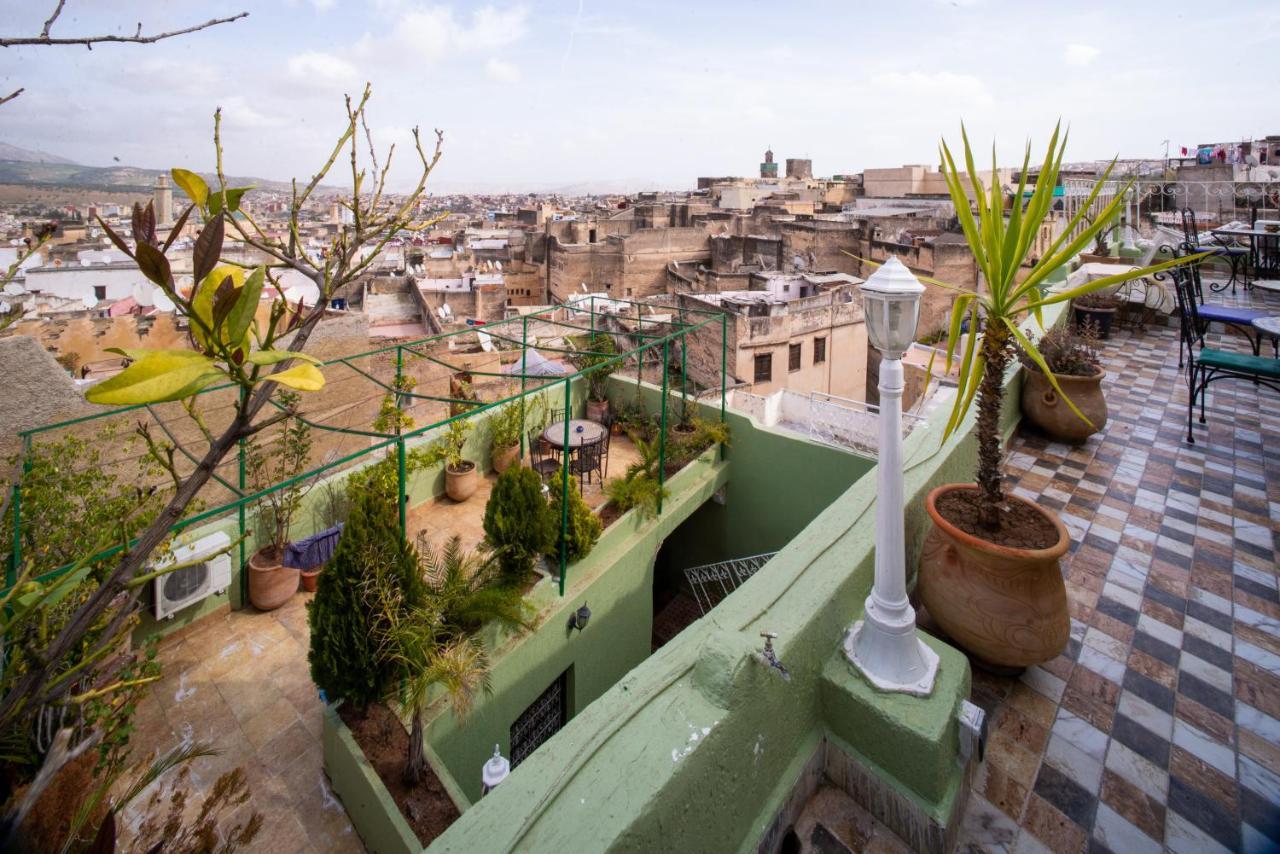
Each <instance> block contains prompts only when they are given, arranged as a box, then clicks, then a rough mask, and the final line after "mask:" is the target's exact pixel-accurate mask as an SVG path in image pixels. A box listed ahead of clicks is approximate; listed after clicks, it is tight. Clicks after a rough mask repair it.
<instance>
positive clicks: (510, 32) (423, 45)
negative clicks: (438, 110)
mask: <svg viewBox="0 0 1280 854" xmlns="http://www.w3.org/2000/svg"><path fill="white" fill-rule="evenodd" d="M395 13H396V15H397V17H396V18H395V20H394V21H393V22H392V23H391V24H390V26H389V27H388V28H387V32H386V34H385V35H378V36H375V35H372V34H367V33H366V34H365V35H364V36H362V37H361V39H360V41H359V43H358V44H357V53H358V55H360V56H361V57H362V58H367V59H371V60H378V59H386V58H392V57H396V56H401V57H404V58H406V59H410V60H417V61H422V60H439V59H443V58H445V57H447V56H449V55H451V54H457V53H465V52H467V51H480V50H494V49H496V48H500V47H506V46H508V45H510V44H513V43H515V42H517V41H519V40H520V39H522V38H524V36H525V33H526V31H527V25H528V18H529V10H528V9H526V8H525V7H524V6H512V7H509V8H506V9H498V8H497V7H494V6H483V7H481V8H479V9H476V10H475V11H473V12H472V13H471V15H470V16H469V18H459V17H458V16H456V15H455V14H454V11H453V9H452V8H450V7H448V6H422V5H417V4H414V5H410V6H404V7H397V8H396V10H395Z"/></svg>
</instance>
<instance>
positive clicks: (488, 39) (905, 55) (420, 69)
mask: <svg viewBox="0 0 1280 854" xmlns="http://www.w3.org/2000/svg"><path fill="white" fill-rule="evenodd" d="M53 5H54V0H4V2H0V12H2V13H3V14H0V20H3V24H0V29H3V30H4V31H5V32H6V34H9V33H12V34H35V33H37V32H38V31H39V29H40V26H41V23H42V22H43V19H44V18H45V17H46V16H47V14H48V12H49V11H50V10H51V9H52V7H53ZM46 7H47V8H46ZM242 10H248V11H249V12H250V15H249V17H248V18H247V19H245V20H242V21H238V22H236V23H233V24H229V25H224V26H222V27H218V28H215V29H211V30H208V31H205V32H201V33H197V34H195V35H191V36H186V37H183V38H180V39H176V40H173V41H170V42H166V43H161V44H157V45H151V46H139V45H103V46H100V47H98V48H96V49H94V50H93V51H91V52H90V51H87V50H85V49H84V48H75V47H63V48H11V49H8V50H6V51H3V52H0V80H2V82H3V84H4V87H5V89H4V91H5V92H8V91H10V90H11V89H13V88H16V87H17V86H24V87H26V92H25V93H24V94H23V95H22V96H21V97H20V98H19V99H17V100H16V101H14V102H12V103H10V104H7V105H5V106H3V107H0V141H4V142H9V143H13V144H15V145H21V146H24V147H28V148H37V149H42V150H45V151H48V152H50V153H53V154H59V155H63V156H66V157H70V158H72V159H75V160H77V161H79V162H82V163H87V164H93V165H108V164H110V163H112V162H113V158H115V157H119V158H120V161H121V162H123V163H127V164H131V165H137V166H146V167H157V168H161V167H168V166H176V165H181V166H186V167H188V168H193V169H207V168H209V167H210V166H211V165H212V161H213V154H212V145H211V141H210V128H211V116H212V112H213V109H214V107H215V106H218V105H221V106H222V107H223V110H224V117H225V118H224V124H225V137H226V139H225V148H226V164H227V169H228V171H230V172H232V173H233V174H242V175H243V174H251V175H260V176H263V177H268V178H288V177H291V176H294V175H296V176H298V177H303V178H305V177H307V176H308V175H309V174H310V171H311V170H313V169H314V168H315V167H316V166H317V165H318V164H319V163H321V162H322V161H323V159H324V155H325V153H326V149H325V144H326V140H330V139H331V138H332V137H333V136H334V135H335V134H336V133H337V132H338V131H339V130H340V127H341V122H342V117H343V111H342V103H341V94H342V93H343V92H345V91H356V90H358V89H359V88H360V87H361V85H362V84H363V82H364V81H366V80H368V81H370V82H371V83H372V84H373V86H374V100H373V102H372V103H373V106H372V110H371V121H372V127H373V133H374V136H375V138H376V139H377V140H378V141H379V142H380V143H382V144H387V143H390V142H392V141H395V142H397V143H399V145H400V146H401V147H403V146H404V145H406V144H407V140H408V135H407V131H408V128H410V127H412V126H413V125H414V124H418V125H421V126H422V127H424V128H432V127H440V128H442V129H444V130H445V132H446V147H445V155H444V158H443V160H442V161H441V165H440V168H439V170H438V171H437V173H436V176H435V178H436V181H437V184H436V186H437V187H438V188H439V189H441V190H448V191H452V190H465V189H477V190H485V189H512V190H518V189H524V188H528V189H535V190H536V189H542V188H545V187H551V186H557V185H568V184H575V183H578V182H596V183H609V184H615V185H625V186H628V187H630V188H638V187H641V186H663V187H687V186H690V185H691V184H692V182H693V180H694V179H695V178H696V177H697V176H698V175H726V174H736V175H748V174H752V173H754V171H755V169H756V164H757V163H758V161H759V160H760V159H761V155H762V152H763V150H764V148H765V146H766V145H768V144H771V145H772V146H773V149H774V151H775V152H776V153H777V156H778V158H779V159H782V158H785V157H810V158H812V159H813V161H814V170H815V173H817V174H822V175H829V174H833V173H837V172H856V171H860V170H861V169H864V168H867V167H873V166H893V165H900V164H903V163H932V162H934V161H936V157H937V155H936V151H937V141H938V138H939V136H940V135H942V134H947V135H948V136H949V137H954V136H956V135H958V126H959V122H960V120H961V119H962V118H963V119H964V120H965V122H966V123H967V124H968V127H969V129H970V132H971V134H972V136H973V137H974V138H975V139H978V140H983V141H988V140H990V139H991V138H993V137H994V138H996V139H998V140H999V141H1000V143H1001V152H1002V159H1004V160H1006V161H1007V160H1009V159H1011V158H1012V157H1014V156H1016V155H1019V154H1020V149H1021V144H1022V141H1023V140H1024V139H1025V138H1026V137H1027V136H1028V135H1030V136H1032V137H1033V139H1034V140H1036V142H1037V143H1038V144H1039V143H1042V142H1043V141H1044V139H1045V138H1046V136H1047V134H1048V131H1049V130H1050V129H1051V127H1052V125H1053V122H1054V121H1055V120H1056V119H1057V117H1059V116H1061V117H1063V118H1064V119H1065V120H1067V121H1069V122H1070V123H1071V125H1072V144H1071V146H1070V148H1069V150H1068V157H1069V158H1070V159H1079V160H1083V159H1092V158H1101V157H1108V156H1111V155H1113V154H1116V153H1119V154H1120V155H1122V156H1150V157H1155V156H1159V155H1160V154H1161V152H1162V151H1163V145H1162V141H1163V140H1164V139H1166V138H1167V139H1170V141H1171V145H1172V146H1174V148H1175V150H1176V148H1177V147H1178V146H1181V145H1192V144H1195V143H1197V142H1200V141H1212V140H1218V139H1232V138H1240V137H1243V136H1249V135H1255V134H1266V133H1280V94H1277V90H1276V83H1275V74H1274V59H1275V55H1276V50H1277V47H1278V46H1280V3H1277V2H1274V0H1233V1H1232V2H1229V3H1217V4H1205V3H1203V2H1182V0H1169V2H1146V0H1143V2H1138V0H1131V2H1126V3H1123V4H1121V3H1115V2H1092V0H1084V1H1083V2H1070V3H1063V2H1053V3H1047V2H1039V0H1024V2H1000V1H999V0H897V2H892V3H888V2H874V3H867V2H851V1H850V0H846V2H798V1H797V2H774V3H757V2H742V0H739V2H721V1H720V0H715V2H713V1H712V0H699V2H690V0H682V2H667V0H658V1H657V2H643V3H641V2H617V1H616V2H601V0H563V2H561V0H554V2H552V1H551V0H548V2H533V0H527V2H523V3H521V2H515V3H506V2H496V3H493V4H491V5H490V4H477V3H460V2H459V3H432V2H414V0H367V2H365V0H270V2H268V0H170V2H160V0H135V2H125V0H68V4H67V9H66V11H65V12H64V13H63V17H62V18H61V19H60V20H59V22H58V24H57V25H56V27H55V29H54V34H55V35H59V34H61V35H72V34H78V33H87V32H100V31H102V32H110V31H132V29H133V28H134V27H135V26H136V23H137V22H138V21H141V22H143V27H144V31H152V30H161V29H171V28H175V27H180V26H185V25H189V24H191V23H194V22H198V21H203V20H206V19H208V18H210V17H213V16H224V15H229V14H234V13H236V12H239V11H242ZM1175 57H1188V58H1189V59H1183V60H1178V59H1175ZM1187 104H1195V105H1197V107H1196V108H1195V109H1189V108H1187V107H1186V106H1185V105H1187ZM402 153H407V152H402ZM396 177H397V179H398V180H399V181H401V182H403V181H407V180H408V179H409V177H410V174H409V172H408V170H407V169H406V170H403V171H400V170H397V173H396Z"/></svg>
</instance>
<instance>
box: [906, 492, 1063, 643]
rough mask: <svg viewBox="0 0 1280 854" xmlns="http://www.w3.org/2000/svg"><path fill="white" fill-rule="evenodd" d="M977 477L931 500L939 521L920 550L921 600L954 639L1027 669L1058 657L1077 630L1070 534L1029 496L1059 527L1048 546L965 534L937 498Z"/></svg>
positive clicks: (930, 510)
mask: <svg viewBox="0 0 1280 854" xmlns="http://www.w3.org/2000/svg"><path fill="white" fill-rule="evenodd" d="M959 489H963V490H969V491H975V490H976V489H977V487H976V486H973V485H972V484H957V483H950V484H944V485H942V486H939V487H937V488H935V489H934V490H933V491H932V492H930V493H929V495H928V497H927V498H926V499H925V509H926V510H927V512H928V513H929V518H930V519H931V520H932V521H933V526H932V528H931V529H930V531H929V534H928V536H927V537H926V538H925V542H924V549H923V552H922V553H921V555H920V582H919V587H918V590H919V593H920V599H921V601H923V602H924V605H925V607H926V608H928V609H929V616H931V617H932V618H933V619H934V620H936V621H937V623H938V625H939V626H941V627H942V629H943V631H945V632H946V633H947V634H948V635H950V636H951V638H952V639H953V640H954V641H955V642H956V643H957V644H959V645H960V646H962V647H964V648H965V649H966V650H968V651H969V652H970V653H972V654H973V655H974V656H975V657H977V658H978V659H979V660H981V661H982V662H983V663H985V664H989V665H994V666H995V667H998V668H1023V667H1030V666H1031V665H1033V664H1041V663H1043V662H1046V661H1049V660H1051V659H1053V658H1054V657H1056V656H1057V655H1058V654H1059V653H1060V652H1062V650H1063V649H1064V648H1065V647H1066V645H1067V641H1068V640H1069V639H1070V635H1071V619H1070V616H1069V614H1068V610H1067V589H1066V585H1065V584H1063V581H1062V571H1061V569H1060V568H1059V567H1058V560H1059V558H1061V557H1062V556H1063V555H1065V554H1066V553H1067V549H1068V548H1069V547H1070V545H1071V538H1070V536H1069V535H1068V534H1067V529H1066V527H1065V526H1064V525H1063V524H1062V521H1061V520H1060V519H1058V517H1057V516H1056V515H1054V514H1053V513H1051V512H1049V511H1048V510H1046V509H1044V508H1043V507H1041V506H1039V505H1038V504H1034V503H1032V502H1030V501H1024V500H1023V499H1021V498H1016V497H1014V496H1009V499H1008V500H1009V501H1016V502H1018V503H1020V504H1025V505H1027V506H1029V507H1032V508H1034V509H1035V510H1037V511H1038V512H1039V513H1040V514H1041V515H1043V516H1044V517H1045V518H1046V519H1048V520H1050V521H1051V522H1052V523H1053V525H1054V527H1055V528H1057V529H1058V542H1057V543H1055V544H1054V545H1053V546H1051V547H1050V548H1047V549H1018V548H1010V547H1007V546H998V545H995V544H994V543H989V542H987V541H986V540H983V539H981V538H979V537H975V536H972V535H970V534H966V533H965V532H964V531H961V530H960V529H959V528H957V527H956V526H954V525H952V524H951V523H950V522H948V521H947V520H946V519H945V518H943V517H942V516H941V515H940V514H939V513H938V508H937V501H938V498H939V497H941V496H942V495H943V494H945V493H947V492H950V491H952V490H959Z"/></svg>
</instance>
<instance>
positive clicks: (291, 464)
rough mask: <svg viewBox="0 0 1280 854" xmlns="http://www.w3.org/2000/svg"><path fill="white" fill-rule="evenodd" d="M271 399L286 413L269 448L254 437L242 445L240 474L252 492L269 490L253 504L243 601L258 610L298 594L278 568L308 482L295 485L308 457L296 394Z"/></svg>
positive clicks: (289, 572)
mask: <svg viewBox="0 0 1280 854" xmlns="http://www.w3.org/2000/svg"><path fill="white" fill-rule="evenodd" d="M277 400H278V402H279V404H280V406H281V407H282V409H283V410H284V411H285V413H286V417H285V419H284V421H283V422H282V424H281V427H280V430H279V432H278V433H277V434H276V436H275V440H276V444H275V447H273V448H268V447H266V445H265V443H264V440H263V439H262V438H261V436H260V435H255V436H253V437H251V438H250V439H249V440H248V441H247V442H246V443H245V475H246V478H247V480H248V483H249V485H250V486H251V487H252V488H253V490H254V491H255V492H258V491H261V490H264V489H271V488H272V487H275V486H277V485H278V484H281V483H287V484H288V485H287V486H285V487H283V488H280V489H272V491H271V492H268V493H267V494H266V495H264V496H263V497H262V499H261V500H259V501H258V502H257V506H256V510H257V540H258V550H257V551H255V552H254V553H253V555H252V557H250V558H249V601H250V602H251V603H252V604H253V607H255V608H257V609H258V610H259V611H270V610H273V609H275V608H279V607H280V606H281V605H283V604H284V603H285V602H287V601H288V600H289V597H290V596H292V595H293V594H294V592H296V591H297V589H298V581H299V574H298V570H297V569H294V568H293V567H288V566H285V565H284V551H285V547H286V546H287V545H288V544H289V529H290V528H291V527H292V526H293V518H294V516H295V515H296V514H297V512H298V508H299V507H301V506H302V499H303V497H304V496H305V495H306V494H307V492H308V491H310V489H311V486H312V485H313V484H314V481H311V482H303V481H296V480H295V478H297V476H298V475H300V474H302V472H303V470H304V469H305V468H306V465H307V461H308V459H309V458H310V456H311V427H310V426H308V425H307V423H306V422H305V421H303V420H302V419H301V418H299V417H298V412H297V406H298V401H299V400H300V397H299V395H297V394H296V393H294V392H290V391H280V392H279V393H278V394H277Z"/></svg>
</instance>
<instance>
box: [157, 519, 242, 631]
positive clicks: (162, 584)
mask: <svg viewBox="0 0 1280 854" xmlns="http://www.w3.org/2000/svg"><path fill="white" fill-rule="evenodd" d="M230 545H231V537H229V536H227V535H226V534H224V533H222V532H219V533H216V534H210V535H209V536H207V537H202V538H200V539H198V540H196V541H195V542H194V543H190V544H188V545H185V546H178V547H177V548H175V549H174V550H173V553H172V555H171V556H170V557H169V558H168V559H166V560H164V561H163V562H161V563H159V564H156V565H155V567H153V569H164V567H165V566H171V565H173V564H175V563H189V564H191V565H190V566H184V567H183V568H182V569H178V570H174V571H173V572H170V573H167V574H165V575H161V576H160V577H159V578H157V579H156V580H155V602H156V609H155V611H156V619H157V620H166V619H172V618H173V615H174V614H176V613H177V612H179V611H181V610H182V609H183V608H186V607H187V606H188V605H194V604H195V603H196V602H199V601H200V600H201V599H204V598H206V597H208V596H214V595H217V594H221V593H225V592H226V590H227V588H228V587H230V586H231V555H230V554H228V553H226V549H228V548H229V547H230ZM219 552H222V554H219ZM206 558H207V559H206Z"/></svg>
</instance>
